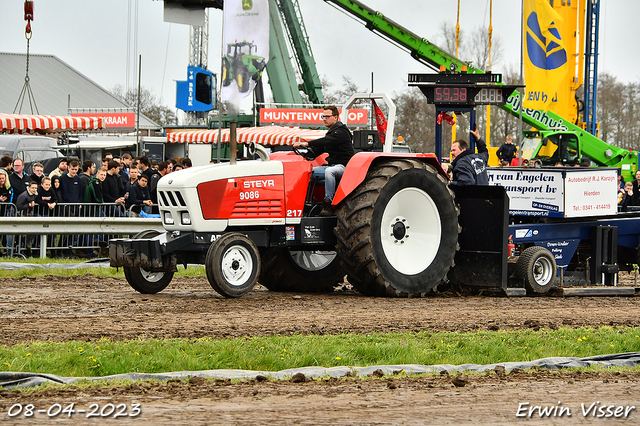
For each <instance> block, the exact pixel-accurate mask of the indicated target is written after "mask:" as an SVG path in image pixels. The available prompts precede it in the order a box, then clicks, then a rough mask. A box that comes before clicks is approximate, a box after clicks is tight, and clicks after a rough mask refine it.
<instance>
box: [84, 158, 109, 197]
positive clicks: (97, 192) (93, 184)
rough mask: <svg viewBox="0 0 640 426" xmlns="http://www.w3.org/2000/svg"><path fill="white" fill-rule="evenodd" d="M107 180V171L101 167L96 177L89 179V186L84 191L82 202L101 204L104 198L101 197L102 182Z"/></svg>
mask: <svg viewBox="0 0 640 426" xmlns="http://www.w3.org/2000/svg"><path fill="white" fill-rule="evenodd" d="M106 178H107V169H106V168H104V167H101V168H100V169H99V170H98V172H97V173H96V175H95V176H94V177H92V178H91V181H89V185H87V188H86V189H85V190H84V200H83V201H84V202H85V203H93V204H103V203H104V198H103V197H102V182H104V180H105V179H106Z"/></svg>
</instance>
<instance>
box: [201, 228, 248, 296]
mask: <svg viewBox="0 0 640 426" xmlns="http://www.w3.org/2000/svg"><path fill="white" fill-rule="evenodd" d="M205 270H206V272H207V280H208V281H209V284H210V285H211V287H212V288H213V289H214V290H215V291H217V292H218V293H219V294H221V295H222V296H224V297H240V296H242V295H243V294H246V293H248V292H250V291H251V290H252V289H253V287H254V286H255V285H256V282H257V281H258V274H259V273H260V253H259V252H258V248H257V247H256V245H255V244H254V243H253V241H251V240H250V239H249V238H248V237H246V236H245V235H243V234H240V233H237V232H230V233H228V234H225V235H223V236H222V237H220V238H218V239H217V240H215V241H214V242H213V243H211V246H210V247H209V250H208V251H207V256H206V258H205Z"/></svg>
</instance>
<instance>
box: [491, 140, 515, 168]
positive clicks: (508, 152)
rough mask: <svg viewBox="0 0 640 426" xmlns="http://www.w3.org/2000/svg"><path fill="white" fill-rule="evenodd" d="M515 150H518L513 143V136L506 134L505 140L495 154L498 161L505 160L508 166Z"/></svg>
mask: <svg viewBox="0 0 640 426" xmlns="http://www.w3.org/2000/svg"><path fill="white" fill-rule="evenodd" d="M516 152H518V147H517V146H515V145H514V144H513V136H511V135H507V138H506V142H505V143H503V144H502V146H501V147H500V148H498V150H497V151H496V155H497V156H498V158H499V159H500V161H506V162H507V165H508V166H510V165H511V162H512V161H513V159H514V158H515V156H516Z"/></svg>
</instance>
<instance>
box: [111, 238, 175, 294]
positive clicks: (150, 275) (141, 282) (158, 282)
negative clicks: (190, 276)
mask: <svg viewBox="0 0 640 426" xmlns="http://www.w3.org/2000/svg"><path fill="white" fill-rule="evenodd" d="M158 235H160V233H159V232H158V231H154V230H148V231H142V232H140V233H138V234H136V235H135V236H134V237H133V239H137V240H142V239H144V240H148V239H151V238H153V237H155V236H158ZM122 269H124V277H125V279H126V280H127V282H128V283H129V285H130V286H131V288H133V289H134V290H135V291H137V292H138V293H142V294H156V293H159V292H161V291H162V290H164V289H165V288H167V286H168V285H169V283H171V280H172V279H173V272H171V271H163V272H155V271H147V270H145V269H143V268H140V267H127V266H124V267H123V268H122Z"/></svg>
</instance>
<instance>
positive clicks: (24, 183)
mask: <svg viewBox="0 0 640 426" xmlns="http://www.w3.org/2000/svg"><path fill="white" fill-rule="evenodd" d="M9 181H10V182H11V186H12V187H13V199H14V200H17V199H18V197H19V196H20V194H22V193H23V192H25V191H26V190H27V187H28V186H29V182H31V176H29V175H28V174H26V173H25V172H24V162H23V161H22V158H16V159H15V160H13V172H11V173H10V174H9Z"/></svg>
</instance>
